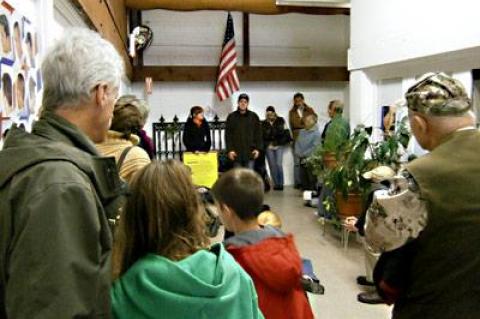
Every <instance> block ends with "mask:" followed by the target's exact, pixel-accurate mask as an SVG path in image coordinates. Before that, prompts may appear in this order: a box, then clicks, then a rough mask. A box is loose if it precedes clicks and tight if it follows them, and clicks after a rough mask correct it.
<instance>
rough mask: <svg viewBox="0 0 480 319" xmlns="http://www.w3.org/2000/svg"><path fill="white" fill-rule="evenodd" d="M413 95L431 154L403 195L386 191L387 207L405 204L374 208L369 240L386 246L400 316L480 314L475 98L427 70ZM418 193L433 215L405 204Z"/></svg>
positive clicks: (383, 291) (378, 278) (387, 289)
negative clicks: (473, 105)
mask: <svg viewBox="0 0 480 319" xmlns="http://www.w3.org/2000/svg"><path fill="white" fill-rule="evenodd" d="M405 98H406V100H407V104H408V108H409V120H410V125H411V129H412V132H413V134H414V135H415V137H416V139H417V141H418V142H419V144H420V145H421V146H422V147H423V148H424V149H426V150H428V151H430V153H428V154H427V155H425V156H423V157H421V158H419V159H417V160H414V161H413V162H411V163H409V164H408V165H407V166H406V171H405V172H404V173H403V174H402V175H403V178H404V181H405V182H406V183H405V184H404V186H405V187H404V189H403V191H402V196H399V194H398V190H397V192H395V190H393V188H394V187H393V188H392V189H391V191H392V192H391V197H390V198H387V197H388V195H385V194H384V195H385V196H384V197H383V198H382V197H380V194H378V195H379V197H378V199H379V200H378V201H377V203H378V204H379V205H382V201H384V202H385V201H388V203H389V205H390V206H391V207H397V208H398V209H390V211H391V212H389V209H388V207H387V206H386V207H382V208H381V209H378V208H379V207H376V208H377V209H375V208H372V207H371V208H370V209H369V214H370V215H371V216H370V218H371V219H370V223H369V221H368V220H367V226H366V238H367V241H368V243H369V244H370V245H371V247H372V248H373V249H376V250H378V251H382V252H383V254H382V256H381V257H380V260H379V262H378V263H377V267H376V269H375V273H374V279H375V282H376V285H377V288H378V290H379V293H380V295H382V296H383V297H384V298H385V300H386V301H387V302H389V303H394V304H395V306H394V309H393V318H394V319H406V318H425V319H426V318H435V319H451V318H462V319H473V318H478V316H479V315H478V314H479V313H480V252H479V250H478V243H479V242H480V231H479V229H480V196H479V194H478V192H479V191H480V152H479V150H480V133H479V131H478V130H477V129H476V126H475V124H476V116H475V114H474V112H473V110H472V102H471V100H470V99H469V97H468V95H467V93H466V91H465V88H464V87H463V85H462V84H461V83H460V82H459V81H457V80H455V79H453V78H452V77H450V76H448V75H446V74H444V73H436V74H427V75H425V76H424V77H422V79H421V80H420V81H419V82H417V83H416V84H415V85H413V86H412V87H411V88H410V89H409V90H408V91H407V93H406V94H405ZM405 194H406V195H408V196H405ZM412 196H413V197H415V196H416V197H417V199H418V202H419V205H417V206H418V207H420V208H418V207H417V208H414V210H419V209H420V210H425V214H419V212H418V211H417V212H416V213H415V214H412V212H410V213H408V211H409V209H404V208H408V207H410V206H411V203H412V200H411V198H412ZM405 198H409V199H408V200H405ZM395 201H397V202H396V203H394V202H395ZM421 203H424V205H422V204H421ZM409 205H410V206H409ZM403 206H405V207H403ZM421 207H424V208H421ZM410 210H411V209H410ZM378 211H381V212H382V214H378ZM402 211H404V212H405V213H401V212H402ZM401 214H403V216H402V215H401ZM389 216H390V217H389ZM392 216H394V218H392ZM412 216H413V217H412ZM415 216H424V217H421V218H420V219H422V220H420V219H419V217H415ZM415 219H418V220H415ZM412 225H416V226H415V227H416V228H415V227H414V228H415V229H414V228H412V227H413V226H412ZM369 227H370V229H369ZM369 235H371V236H370V238H368V237H369ZM382 236H383V237H382ZM399 270H400V271H399Z"/></svg>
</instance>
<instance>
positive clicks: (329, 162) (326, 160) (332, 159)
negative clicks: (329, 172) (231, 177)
mask: <svg viewBox="0 0 480 319" xmlns="http://www.w3.org/2000/svg"><path fill="white" fill-rule="evenodd" d="M337 165H338V163H337V157H336V156H335V153H331V152H329V153H325V154H324V155H323V167H325V168H326V169H333V168H335V167H337Z"/></svg>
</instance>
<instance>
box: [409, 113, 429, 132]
mask: <svg viewBox="0 0 480 319" xmlns="http://www.w3.org/2000/svg"><path fill="white" fill-rule="evenodd" d="M413 123H414V125H415V126H416V127H417V130H418V132H420V133H422V134H427V133H428V131H429V127H428V123H427V121H426V120H425V118H424V117H422V116H421V115H418V114H415V115H414V116H413Z"/></svg>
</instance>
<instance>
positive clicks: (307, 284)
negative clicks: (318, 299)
mask: <svg viewBox="0 0 480 319" xmlns="http://www.w3.org/2000/svg"><path fill="white" fill-rule="evenodd" d="M300 281H301V283H302V286H303V290H305V291H307V292H310V293H312V294H315V295H323V294H324V293H325V287H324V286H323V285H321V284H320V282H319V281H318V280H314V279H312V278H311V277H310V276H307V275H303V276H302V279H300Z"/></svg>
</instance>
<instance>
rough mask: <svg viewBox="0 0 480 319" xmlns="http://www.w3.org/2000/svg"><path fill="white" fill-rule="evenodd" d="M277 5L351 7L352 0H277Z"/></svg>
mask: <svg viewBox="0 0 480 319" xmlns="http://www.w3.org/2000/svg"><path fill="white" fill-rule="evenodd" d="M276 4H277V6H300V7H333V8H350V0H277V1H276Z"/></svg>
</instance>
